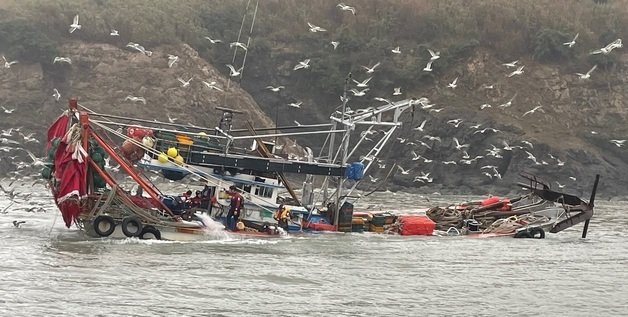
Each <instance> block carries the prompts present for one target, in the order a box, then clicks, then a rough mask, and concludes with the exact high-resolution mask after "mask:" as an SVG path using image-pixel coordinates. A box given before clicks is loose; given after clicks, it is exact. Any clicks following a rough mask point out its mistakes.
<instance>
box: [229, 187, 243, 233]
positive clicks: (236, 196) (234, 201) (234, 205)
mask: <svg viewBox="0 0 628 317" xmlns="http://www.w3.org/2000/svg"><path fill="white" fill-rule="evenodd" d="M227 193H228V194H229V196H231V205H230V206H229V213H228V214H227V229H229V230H231V231H235V230H236V224H237V223H238V219H239V218H240V211H241V210H242V205H243V204H244V198H243V197H242V195H240V193H239V192H238V189H237V187H235V186H231V187H229V191H228V192H227Z"/></svg>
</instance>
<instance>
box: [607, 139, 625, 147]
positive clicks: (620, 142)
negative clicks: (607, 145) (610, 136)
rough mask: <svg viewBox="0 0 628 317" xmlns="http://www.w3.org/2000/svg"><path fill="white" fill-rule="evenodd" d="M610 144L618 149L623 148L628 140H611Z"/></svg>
mask: <svg viewBox="0 0 628 317" xmlns="http://www.w3.org/2000/svg"><path fill="white" fill-rule="evenodd" d="M610 142H611V143H613V144H615V145H616V146H617V147H622V146H623V145H624V143H625V142H626V140H610Z"/></svg>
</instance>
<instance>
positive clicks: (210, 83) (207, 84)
mask: <svg viewBox="0 0 628 317" xmlns="http://www.w3.org/2000/svg"><path fill="white" fill-rule="evenodd" d="M202 82H203V85H205V86H206V87H207V88H209V89H215V90H218V91H223V90H222V88H220V87H218V86H216V82H215V81H212V82H209V83H208V82H206V81H204V80H203V81H202Z"/></svg>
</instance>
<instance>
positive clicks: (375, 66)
mask: <svg viewBox="0 0 628 317" xmlns="http://www.w3.org/2000/svg"><path fill="white" fill-rule="evenodd" d="M379 64H380V63H379V62H377V63H376V64H375V65H373V67H367V66H364V65H362V68H364V69H366V73H367V74H372V73H373V72H374V71H375V68H377V66H379Z"/></svg>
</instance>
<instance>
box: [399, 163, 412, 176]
mask: <svg viewBox="0 0 628 317" xmlns="http://www.w3.org/2000/svg"><path fill="white" fill-rule="evenodd" d="M397 168H398V169H399V170H400V171H401V174H403V175H408V173H410V171H411V170H412V169H411V168H410V169H407V170H405V169H403V167H401V166H400V165H397Z"/></svg>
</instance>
